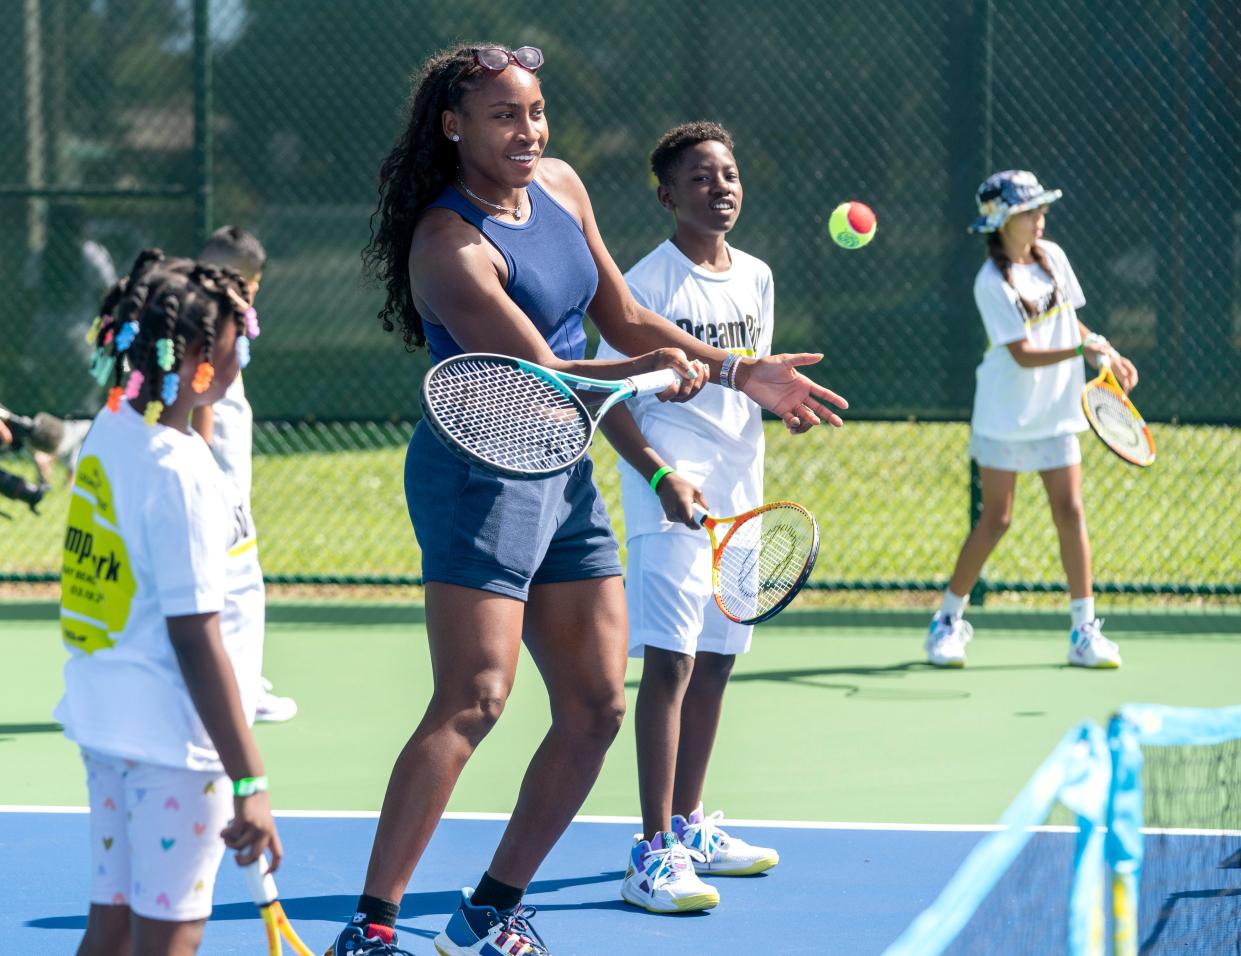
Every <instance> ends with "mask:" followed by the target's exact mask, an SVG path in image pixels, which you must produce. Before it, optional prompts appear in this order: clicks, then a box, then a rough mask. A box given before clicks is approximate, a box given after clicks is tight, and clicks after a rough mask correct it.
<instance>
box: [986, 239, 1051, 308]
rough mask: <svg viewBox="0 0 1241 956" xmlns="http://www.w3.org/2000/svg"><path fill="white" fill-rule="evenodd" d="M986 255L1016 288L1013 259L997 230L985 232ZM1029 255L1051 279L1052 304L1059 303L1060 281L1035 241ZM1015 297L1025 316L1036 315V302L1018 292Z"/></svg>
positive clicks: (1031, 245) (1045, 254)
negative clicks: (1009, 255)
mask: <svg viewBox="0 0 1241 956" xmlns="http://www.w3.org/2000/svg"><path fill="white" fill-rule="evenodd" d="M987 255H988V256H990V257H991V261H992V262H994V263H995V267H996V268H997V269H999V270H1000V275H1002V276H1003V277H1004V281H1005V282H1007V283H1008V284H1009V285H1010V286H1013V289H1016V288H1017V287H1016V286H1015V285H1013V260H1012V259H1010V258H1009V257H1008V253H1007V252H1005V251H1004V241H1003V240H1002V239H1001V238H1000V234H999V233H998V232H989V233H987ZM1030 255H1031V256H1032V257H1033V258H1034V261H1035V263H1036V264H1037V265H1038V267H1039V268H1040V269H1042V270H1043V271H1044V272H1046V273H1047V277H1048V278H1049V279H1051V301H1052V305H1053V306H1055V305H1058V304H1059V303H1060V283H1058V282H1057V281H1056V274H1055V273H1054V272H1052V271H1051V263H1050V262H1048V260H1047V253H1045V252H1044V251H1043V250H1042V249H1041V248H1040V247H1039V244H1038V243H1037V242H1035V243H1031V244H1030ZM1017 298H1018V299H1019V300H1020V301H1021V307H1022V308H1023V309H1024V310H1025V313H1026V317H1027V318H1030V319H1033V318H1035V317H1036V316H1037V315H1038V303H1037V302H1031V301H1030V300H1029V299H1027V298H1026V297H1025V296H1023V295H1022V294H1021V293H1020V292H1018V293H1017Z"/></svg>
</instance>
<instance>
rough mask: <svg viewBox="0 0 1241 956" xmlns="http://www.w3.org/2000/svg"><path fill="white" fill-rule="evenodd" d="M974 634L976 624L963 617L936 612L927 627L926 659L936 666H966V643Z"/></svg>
mask: <svg viewBox="0 0 1241 956" xmlns="http://www.w3.org/2000/svg"><path fill="white" fill-rule="evenodd" d="M973 636H974V625H973V624H971V623H970V622H969V621H967V620H965V618H963V617H953V616H952V615H951V614H936V615H935V616H934V617H933V618H931V626H930V627H928V628H927V629H926V643H925V644H924V645H923V646H924V647H925V648H926V660H927V663H928V664H934V665H935V666H936V667H964V666H965V645H966V644H968V643H969V642H970V639H971V638H973Z"/></svg>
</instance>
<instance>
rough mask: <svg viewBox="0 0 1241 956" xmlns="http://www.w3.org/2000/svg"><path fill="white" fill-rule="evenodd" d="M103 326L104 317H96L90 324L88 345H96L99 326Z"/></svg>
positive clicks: (87, 337)
mask: <svg viewBox="0 0 1241 956" xmlns="http://www.w3.org/2000/svg"><path fill="white" fill-rule="evenodd" d="M102 324H103V316H101V315H97V316H95V321H93V322H92V323H91V324H90V331H88V332H87V333H86V344H87V345H94V344H95V337H96V336H98V335H99V326H101V325H102Z"/></svg>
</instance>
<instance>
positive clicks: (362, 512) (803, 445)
mask: <svg viewBox="0 0 1241 956" xmlns="http://www.w3.org/2000/svg"><path fill="white" fill-rule="evenodd" d="M462 39H465V40H471V39H472V40H494V41H496V42H501V43H505V44H508V45H518V44H522V43H529V44H533V45H537V46H540V47H541V48H542V49H543V50H544V51H545V54H546V57H547V66H546V67H545V68H544V70H543V71H542V72H541V76H542V79H543V84H544V91H545V94H546V96H547V99H548V104H549V109H548V115H549V120H550V125H551V134H552V136H551V144H550V151H551V152H552V153H553V154H554V155H557V156H560V157H562V158H564V159H566V160H568V161H569V162H570V163H572V164H573V166H574V167H575V168H576V169H577V170H578V172H579V173H580V174H581V176H582V178H583V179H584V181H585V182H586V184H587V186H588V188H589V189H590V192H591V197H592V200H593V203H594V206H595V210H596V214H597V216H598V219H599V222H600V226H601V228H602V231H603V234H604V236H605V237H606V239H607V240H608V242H609V245H610V248H611V250H612V253H613V255H614V257H615V259H616V261H617V262H618V264H619V265H620V266H621V267H622V268H627V267H628V266H629V265H631V264H632V263H633V262H635V261H636V260H637V259H638V258H640V257H641V256H642V255H644V254H645V253H646V252H647V251H649V249H650V248H652V247H653V246H654V245H655V244H657V243H658V242H659V241H660V240H661V239H662V238H664V237H665V236H666V235H667V233H668V231H669V222H668V220H667V218H666V213H664V212H663V210H662V209H661V208H660V207H659V205H658V203H657V202H656V201H655V200H654V197H653V189H652V185H651V181H650V176H649V172H648V170H647V167H646V156H647V154H648V152H649V150H650V148H651V146H652V145H653V143H654V141H655V139H656V138H657V137H658V136H659V134H660V133H661V132H662V131H663V130H665V129H666V128H667V127H669V126H671V125H673V124H674V123H677V122H681V121H684V120H687V119H695V118H704V117H705V118H712V119H717V120H719V121H721V122H723V123H724V124H725V125H726V126H728V127H729V128H730V129H731V130H732V132H733V133H734V135H735V137H736V141H737V156H738V160H739V163H740V165H741V169H742V175H743V180H744V183H745V186H746V204H745V211H744V213H743V215H742V216H741V220H740V223H739V226H738V228H737V229H736V230H735V233H734V234H733V235H732V236H731V237H730V239H731V241H733V242H734V243H735V244H736V245H737V246H739V247H740V248H743V249H746V250H747V251H750V252H752V253H754V254H756V255H758V256H760V257H761V258H763V259H765V260H766V261H767V262H768V263H769V264H770V265H771V267H772V269H773V271H774V274H775V277H776V287H777V298H776V312H777V318H776V334H775V343H776V347H777V348H778V349H783V350H802V349H818V350H822V351H824V352H825V353H826V358H825V360H824V362H823V365H822V366H821V368H820V369H819V370H817V371H816V375H817V377H818V378H819V379H820V380H821V381H823V382H825V383H827V384H829V385H830V386H831V387H833V388H835V389H836V390H838V391H840V392H841V393H843V394H844V395H846V396H847V397H848V398H849V400H850V402H851V404H852V409H851V411H850V413H849V419H850V424H849V425H848V426H847V427H846V429H845V430H844V431H842V432H840V433H836V434H830V435H829V434H826V433H825V432H821V431H818V432H815V433H811V435H809V436H806V437H804V438H801V439H796V440H794V439H788V438H785V437H782V436H777V435H775V434H774V433H773V435H772V436H771V440H770V443H769V446H770V449H771V451H770V455H771V465H770V467H769V472H768V495H769V496H770V497H774V496H776V495H778V494H786V495H790V496H792V497H796V498H798V499H799V500H803V501H805V502H806V503H807V504H808V505H809V506H810V507H811V508H812V509H813V510H815V511H816V513H817V514H818V515H819V517H820V519H821V521H822V522H823V524H824V530H825V533H826V535H827V537H828V540H829V548H828V550H827V551H825V554H824V557H823V558H822V559H821V560H820V564H819V568H818V570H817V572H816V580H817V581H818V582H819V583H820V584H823V585H829V584H830V585H833V586H835V587H838V588H842V589H855V588H871V589H894V588H898V587H899V588H908V589H914V590H916V589H925V588H932V587H938V586H942V582H943V581H944V579H945V578H946V576H947V573H948V572H949V570H950V569H951V563H952V560H953V558H954V557H955V554H956V550H957V548H958V547H959V545H960V542H961V540H962V538H963V537H964V535H965V533H966V531H967V530H968V526H969V520H970V515H971V507H972V506H971V483H970V473H969V467H968V465H967V463H966V460H965V442H966V437H967V434H968V426H967V425H966V424H964V423H965V422H967V420H968V417H969V410H970V403H971V400H972V396H973V388H974V376H973V370H974V367H975V365H976V364H977V362H978V360H979V358H980V355H981V352H982V348H983V334H982V327H981V323H980V322H979V321H978V317H977V314H976V310H975V308H974V305H973V300H972V295H971V285H972V280H973V276H974V273H975V272H976V270H977V268H978V266H979V265H980V264H981V262H982V261H983V248H982V244H981V242H980V241H979V240H978V239H977V238H976V237H970V236H967V235H966V234H965V229H964V227H965V225H966V223H967V222H968V221H969V220H970V219H971V218H972V216H973V212H974V203H973V194H974V190H975V188H976V187H977V185H978V183H979V182H980V181H981V180H982V179H983V178H984V176H985V175H986V174H988V173H989V172H991V171H993V170H995V169H1001V168H1010V167H1024V168H1029V169H1033V170H1035V171H1036V172H1037V174H1038V175H1039V177H1040V179H1041V180H1042V181H1043V182H1044V183H1046V184H1049V185H1051V186H1053V187H1058V188H1063V189H1064V191H1065V198H1064V200H1063V201H1062V202H1060V203H1058V204H1056V206H1054V207H1053V208H1052V210H1051V214H1050V216H1049V222H1048V233H1049V235H1050V237H1051V238H1053V239H1055V240H1057V241H1058V242H1060V243H1061V244H1062V245H1063V246H1064V247H1065V249H1066V250H1067V251H1068V253H1069V255H1070V257H1071V259H1072V261H1073V264H1074V268H1075V269H1076V271H1077V274H1078V276H1079V277H1080V279H1081V281H1082V284H1083V286H1084V288H1085V291H1086V296H1087V299H1088V303H1089V304H1088V306H1087V308H1086V310H1085V311H1084V312H1083V318H1084V319H1085V321H1087V323H1088V324H1090V325H1091V326H1092V327H1093V328H1096V329H1097V330H1099V331H1101V332H1103V333H1104V334H1106V335H1107V336H1108V337H1109V338H1110V339H1111V340H1112V341H1113V342H1114V343H1116V344H1117V345H1118V346H1120V347H1121V348H1122V349H1123V351H1125V353H1126V354H1128V355H1130V356H1131V357H1132V358H1133V359H1134V361H1135V362H1136V363H1137V365H1138V367H1139V369H1140V371H1141V373H1142V383H1141V385H1140V387H1139V389H1138V391H1137V392H1136V393H1135V400H1137V402H1138V405H1139V407H1140V408H1141V409H1142V410H1143V412H1144V414H1145V415H1146V416H1147V418H1148V420H1149V421H1150V422H1152V424H1153V427H1154V430H1155V433H1156V438H1157V441H1158V442H1159V444H1160V460H1159V461H1158V462H1157V463H1156V465H1155V466H1154V467H1153V468H1152V469H1149V470H1147V471H1137V470H1135V469H1130V468H1128V467H1126V466H1123V465H1121V464H1120V463H1119V462H1117V461H1115V460H1112V459H1110V458H1109V457H1107V456H1106V455H1105V454H1103V452H1102V449H1101V448H1099V447H1097V443H1096V442H1095V441H1094V439H1093V438H1092V437H1091V436H1089V435H1086V436H1083V440H1084V445H1085V446H1086V463H1085V468H1086V505H1087V514H1088V517H1089V520H1090V524H1091V528H1092V532H1093V535H1094V539H1095V545H1096V560H1095V565H1096V575H1097V577H1098V578H1099V580H1100V581H1101V582H1102V584H1103V585H1104V589H1121V590H1130V591H1133V590H1146V591H1156V592H1179V593H1193V594H1198V595H1208V594H1223V595H1230V594H1231V595H1235V594H1236V593H1238V590H1241V556H1239V552H1241V541H1239V535H1238V526H1239V521H1241V503H1239V496H1238V479H1239V478H1241V439H1239V438H1238V432H1237V430H1236V426H1237V424H1238V423H1239V422H1241V293H1239V285H1241V228H1239V224H1241V186H1239V185H1238V179H1237V176H1236V168H1237V164H1238V160H1239V159H1241V8H1238V6H1237V5H1236V4H1235V3H1232V2H1227V0H1150V2H1146V3H1142V4H1139V5H1134V4H1127V3H1116V2H1110V0H1108V2H1099V3H1093V4H1089V5H1082V4H1077V3H1071V2H1067V0H1053V2H1038V3H1036V2H1033V0H991V2H983V0H954V2H951V3H946V4H919V3H912V2H908V0H899V2H898V0H878V2H872V3H868V4H854V3H845V4H817V3H811V2H809V0H796V2H789V3H783V4H767V5H762V6H761V7H759V6H756V5H754V4H749V3H746V2H743V0H716V2H713V3H711V4H705V3H697V2H695V3H676V2H673V3H659V4H656V3H654V2H652V0H633V2H621V3H614V4H610V5H607V6H606V8H602V7H601V8H599V9H592V10H591V11H589V12H588V13H587V12H583V10H582V9H581V8H580V6H579V5H575V4H570V3H568V2H564V0H559V2H555V3H541V4H523V5H521V7H520V9H517V8H514V9H512V10H511V11H508V12H506V11H504V10H501V9H499V8H498V5H496V4H493V3H483V2H480V0H460V2H457V3H454V4H440V3H430V2H408V0H375V2H368V3H364V4H341V3H337V2H334V0H299V2H298V3H297V4H288V3H285V2H281V0H210V2H208V0H12V2H11V3H6V4H4V5H2V6H0V81H3V85H4V88H5V89H6V90H7V91H9V92H8V94H7V95H6V96H5V97H4V99H3V102H2V103H0V287H2V288H3V289H4V290H5V292H6V294H5V295H4V296H3V297H0V334H2V335H3V341H4V343H5V346H4V348H3V349H0V402H3V403H4V404H5V405H7V406H9V407H11V408H13V409H15V410H17V411H20V412H23V413H27V414H31V413H33V412H35V411H39V410H43V411H48V412H53V413H56V414H61V415H78V416H89V415H90V414H91V413H93V411H94V410H95V408H96V407H97V403H98V401H99V395H98V394H97V393H96V392H95V391H94V390H93V389H92V388H91V386H90V379H89V377H88V376H87V375H86V374H85V364H86V360H87V356H86V355H85V351H84V345H83V343H82V340H81V333H82V332H83V331H84V330H85V328H86V326H87V325H88V324H89V322H90V320H91V319H92V318H93V316H94V311H95V306H96V304H97V300H98V297H99V294H100V292H101V290H102V288H103V287H104V286H105V285H106V284H107V282H108V281H110V279H111V277H112V276H113V275H114V274H115V273H116V272H117V271H124V270H127V269H128V266H129V263H130V262H131V260H132V258H133V256H134V255H135V253H136V252H137V251H138V250H139V249H141V248H142V247H143V246H147V245H159V246H161V247H163V248H165V249H167V250H169V251H171V252H176V253H190V252H193V251H194V250H195V249H196V247H197V245H198V243H199V242H200V241H201V239H202V237H203V236H204V235H205V233H206V231H207V230H208V229H209V228H210V227H213V226H216V225H219V224H222V223H225V222H232V223H237V224H239V225H243V226H245V227H246V228H248V229H250V230H252V231H253V232H255V233H256V234H257V235H258V236H259V237H260V238H261V239H262V241H263V243H264V244H265V245H266V247H267V249H268V251H269V253H270V260H269V263H268V268H267V270H266V272H265V275H264V282H263V289H262V292H261V294H260V297H259V301H258V306H259V309H260V311H261V312H262V314H263V320H264V326H263V328H264V333H263V337H262V339H261V340H260V341H259V342H258V343H257V345H256V348H255V362H254V365H253V366H252V367H251V369H250V370H249V371H248V372H247V374H246V389H247V393H248V396H249V398H250V401H251V403H252V405H253V406H254V410H255V415H256V417H257V419H259V421H260V425H259V427H258V429H257V435H256V454H257V457H256V462H255V477H256V488H255V516H256V520H257V522H258V524H259V529H260V535H261V537H262V539H263V543H264V566H265V569H266V571H267V572H268V574H269V575H271V576H273V577H274V578H276V579H281V580H323V579H327V578H334V579H343V580H416V578H417V575H418V567H419V565H418V556H417V553H416V550H415V546H414V541H413V536H412V534H411V532H410V530H409V526H408V520H407V518H406V517H405V514H404V505H403V501H402V491H401V482H400V471H401V455H402V447H403V444H404V441H405V440H406V439H407V437H408V434H409V430H410V425H409V422H410V421H411V419H413V418H414V417H415V416H416V414H417V407H416V385H417V382H418V380H419V377H420V376H421V373H422V371H423V370H424V368H425V356H423V355H409V354H407V353H405V352H404V350H403V349H402V347H401V344H400V341H399V339H398V338H397V337H396V336H392V335H385V334H384V333H383V332H381V330H380V328H379V323H378V321H377V320H376V319H375V318H374V315H375V311H376V309H377V307H378V305H379V301H380V296H379V293H378V291H377V290H376V289H374V288H370V287H367V286H366V285H364V284H363V283H362V281H361V278H360V265H359V258H358V253H359V250H360V249H361V248H362V246H363V245H364V244H365V243H366V240H367V237H368V217H369V215H370V213H371V211H372V209H373V206H374V199H375V182H376V175H377V170H378V166H379V161H380V159H381V157H382V156H383V155H384V154H385V153H386V152H387V150H388V148H389V146H390V144H391V142H392V140H393V138H394V137H395V135H396V133H397V131H398V129H399V126H400V110H401V106H402V103H403V101H404V99H405V96H406V94H407V92H408V82H409V74H410V73H411V72H412V71H413V70H414V69H416V67H417V65H418V63H419V62H420V61H421V59H422V58H423V57H424V56H425V55H426V54H428V53H429V52H431V51H433V50H435V49H438V48H440V47H443V46H447V45H450V44H452V43H454V42H456V41H458V40H462ZM843 199H859V200H862V201H865V202H867V203H869V204H870V205H871V206H873V207H874V209H875V210H876V212H877V214H878V217H879V223H880V225H879V235H878V238H877V239H876V241H875V242H874V243H872V244H871V245H870V246H868V247H867V248H866V249H864V250H861V251H857V252H845V251H843V250H840V249H838V248H836V247H835V246H833V245H832V244H831V242H830V240H829V239H828V237H827V235H826V230H825V225H826V218H827V215H828V213H829V212H830V210H831V209H832V207H834V206H835V205H836V204H837V203H838V202H839V201H841V200H843ZM84 383H85V384H84ZM596 457H597V459H599V461H600V469H599V471H600V474H601V476H602V478H603V480H604V483H605V491H607V493H608V494H609V495H610V496H612V502H613V506H614V507H613V511H614V515H615V516H616V517H617V518H618V519H619V516H620V515H619V506H618V504H617V503H616V501H615V496H614V494H613V485H614V479H613V476H612V469H611V467H610V464H608V462H610V460H611V458H610V452H609V451H608V450H607V449H606V448H602V447H601V448H599V449H598V454H597V456H596ZM0 467H4V468H8V469H9V470H11V471H18V472H22V471H23V469H25V473H28V474H32V472H31V471H30V469H29V466H28V465H27V464H25V463H23V462H22V461H21V460H20V459H18V458H16V457H14V456H11V455H9V456H5V457H2V458H0ZM1037 485H1038V482H1037V479H1029V480H1027V479H1023V480H1022V484H1021V486H1020V490H1019V499H1018V504H1017V517H1016V520H1015V521H1014V530H1013V531H1012V532H1011V533H1010V535H1009V537H1008V538H1006V539H1005V541H1004V542H1003V543H1002V544H1001V546H1000V548H999V550H998V551H997V552H996V554H995V556H994V558H993V560H992V561H991V562H990V563H989V565H988V568H987V576H988V580H989V581H990V582H991V585H992V586H993V587H995V586H998V587H1001V588H1008V587H1022V588H1025V589H1027V590H1039V589H1045V588H1051V587H1056V586H1058V582H1060V581H1062V577H1063V575H1062V572H1061V571H1060V569H1059V564H1058V552H1057V548H1056V543H1055V535H1054V531H1053V530H1052V528H1051V523H1050V519H1049V517H1048V516H1047V514H1046V512H1047V508H1046V506H1045V504H1044V503H1043V502H1042V501H1041V500H1038V499H1039V498H1041V490H1040V489H1039V488H1038V487H1037ZM64 503H65V495H64V491H63V489H57V490H55V491H53V492H52V493H51V495H50V496H49V497H48V499H47V500H46V505H45V509H44V510H45V512H46V513H45V515H44V516H43V517H42V518H35V517H32V516H30V515H26V514H18V513H16V512H15V510H14V509H13V508H11V507H5V508H4V510H7V511H10V512H12V513H13V514H14V520H13V521H11V522H2V523H0V576H6V577H9V578H10V579H11V578H14V577H18V578H23V577H24V578H47V579H51V578H52V577H53V576H54V571H55V569H56V568H57V566H58V555H57V553H56V551H57V544H58V537H59V530H60V528H59V521H60V517H61V515H62V514H63V506H64ZM4 504H5V503H4V502H0V505H4Z"/></svg>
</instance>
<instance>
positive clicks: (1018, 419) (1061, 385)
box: [970, 241, 1088, 441]
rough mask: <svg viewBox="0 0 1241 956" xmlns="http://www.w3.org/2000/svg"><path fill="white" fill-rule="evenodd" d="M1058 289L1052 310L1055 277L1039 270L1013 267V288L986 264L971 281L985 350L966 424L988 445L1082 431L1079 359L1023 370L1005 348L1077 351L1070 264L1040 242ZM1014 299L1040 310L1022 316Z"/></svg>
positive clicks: (1078, 302) (1079, 301)
mask: <svg viewBox="0 0 1241 956" xmlns="http://www.w3.org/2000/svg"><path fill="white" fill-rule="evenodd" d="M1039 248H1040V249H1041V250H1042V251H1043V253H1044V254H1045V256H1046V259H1047V262H1048V265H1049V266H1050V267H1051V271H1052V273H1053V274H1054V278H1055V284H1056V286H1058V287H1059V289H1060V295H1059V299H1060V301H1059V302H1058V303H1056V304H1054V305H1053V302H1052V292H1053V286H1052V278H1051V277H1049V276H1048V275H1047V273H1046V272H1044V271H1043V270H1042V269H1041V268H1040V267H1039V266H1038V265H1034V264H1029V265H1020V264H1016V263H1014V264H1013V266H1012V269H1011V271H1010V275H1011V276H1012V280H1013V284H1012V285H1009V284H1008V283H1007V282H1005V281H1004V276H1003V275H1002V274H1001V273H1000V270H999V269H998V268H997V267H996V265H995V263H994V262H992V261H991V260H990V259H988V260H987V261H986V262H985V263H983V267H982V268H981V269H979V270H978V275H977V277H976V278H975V279H974V301H975V302H976V303H977V305H978V313H979V315H981V316H982V323H983V326H984V327H985V328H986V330H987V340H988V342H987V351H986V353H985V354H984V355H983V359H982V362H981V364H979V366H978V370H977V372H976V373H975V374H976V378H977V387H976V389H975V391H974V414H973V417H972V418H971V421H970V425H971V427H972V428H973V430H974V431H975V432H976V433H977V434H979V435H982V436H983V437H985V438H993V439H996V440H998V441H1034V440H1037V439H1041V438H1054V437H1056V436H1059V435H1068V434H1073V433H1076V432H1080V431H1083V430H1085V429H1086V428H1087V427H1088V426H1087V424H1086V418H1085V416H1084V415H1083V414H1082V403H1081V392H1082V386H1083V385H1085V384H1086V376H1085V370H1084V369H1083V366H1082V361H1081V359H1077V358H1074V359H1071V360H1069V361H1066V362H1057V363H1056V364H1054V365H1043V366H1039V367H1037V368H1022V367H1021V366H1020V365H1018V364H1017V360H1016V359H1014V358H1013V356H1012V353H1011V352H1009V350H1008V344H1009V343H1010V342H1019V341H1021V340H1022V339H1027V340H1029V342H1030V345H1031V346H1033V347H1034V348H1036V349H1066V348H1074V347H1076V346H1077V345H1080V344H1081V333H1080V332H1079V330H1078V328H1077V310H1078V309H1080V308H1081V307H1082V306H1084V305H1085V304H1086V297H1085V296H1084V295H1082V288H1081V286H1080V285H1078V282H1077V276H1075V275H1074V274H1073V267H1072V266H1071V265H1069V260H1068V257H1067V256H1065V254H1064V251H1063V250H1062V249H1061V248H1060V247H1059V246H1058V245H1056V244H1055V243H1054V242H1047V241H1042V242H1040V243H1039ZM1018 293H1020V294H1021V295H1022V296H1024V297H1025V298H1026V299H1028V300H1029V301H1031V302H1034V303H1036V304H1037V306H1038V314H1037V315H1035V316H1034V317H1033V318H1031V317H1029V316H1028V315H1027V314H1026V311H1025V309H1024V308H1023V307H1022V304H1021V302H1020V301H1019V299H1018Z"/></svg>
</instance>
